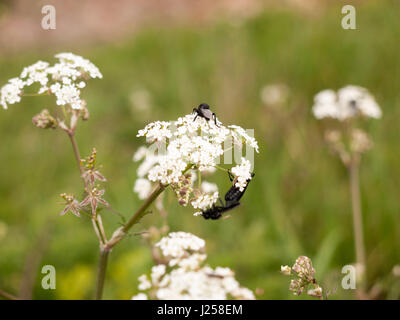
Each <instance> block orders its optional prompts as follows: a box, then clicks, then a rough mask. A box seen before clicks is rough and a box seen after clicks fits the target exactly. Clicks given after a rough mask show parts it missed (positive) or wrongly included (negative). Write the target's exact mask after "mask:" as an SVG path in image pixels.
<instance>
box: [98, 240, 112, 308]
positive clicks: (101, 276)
mask: <svg viewBox="0 0 400 320" xmlns="http://www.w3.org/2000/svg"><path fill="white" fill-rule="evenodd" d="M109 253H110V250H108V249H105V248H104V247H102V246H101V247H100V259H99V269H98V273H97V282H96V294H95V299H96V300H101V298H102V297H103V289H104V281H105V278H106V271H107V263H108V255H109Z"/></svg>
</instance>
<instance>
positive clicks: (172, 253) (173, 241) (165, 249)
mask: <svg viewBox="0 0 400 320" xmlns="http://www.w3.org/2000/svg"><path fill="white" fill-rule="evenodd" d="M205 245H206V243H205V241H204V240H203V239H200V238H199V237H196V236H195V235H193V234H191V233H187V232H182V231H181V232H171V233H169V234H168V236H167V237H164V238H162V239H161V240H160V241H159V242H158V243H157V244H156V247H159V248H160V249H161V252H162V254H163V256H165V257H171V258H174V259H178V258H182V257H184V256H186V255H188V254H189V253H190V252H194V251H200V250H202V249H204V247H205Z"/></svg>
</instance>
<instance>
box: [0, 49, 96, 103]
mask: <svg viewBox="0 0 400 320" xmlns="http://www.w3.org/2000/svg"><path fill="white" fill-rule="evenodd" d="M56 58H58V60H59V61H58V62H57V63H55V64H54V65H52V66H50V65H49V63H48V62H44V61H38V62H36V63H34V64H33V65H31V66H28V67H26V68H24V69H23V70H22V72H21V74H20V77H19V78H14V79H11V80H9V83H8V84H6V85H5V86H3V87H2V88H1V93H0V104H1V105H2V106H3V108H4V109H7V106H8V104H14V103H17V102H20V100H21V96H22V95H23V89H24V87H29V86H31V85H33V84H35V83H37V84H39V85H40V86H39V89H38V91H37V93H38V94H43V93H45V92H48V93H50V94H53V95H55V96H56V98H57V100H56V103H57V105H59V106H71V108H72V109H82V108H83V107H84V106H85V102H84V101H83V100H82V99H81V97H80V93H81V91H80V89H82V88H84V87H85V86H86V83H85V82H84V81H83V80H87V79H89V78H102V75H101V73H100V71H99V69H98V68H97V67H96V66H95V65H94V64H93V63H91V62H90V61H89V60H87V59H84V58H82V57H80V56H77V55H74V54H72V53H60V54H57V55H56Z"/></svg>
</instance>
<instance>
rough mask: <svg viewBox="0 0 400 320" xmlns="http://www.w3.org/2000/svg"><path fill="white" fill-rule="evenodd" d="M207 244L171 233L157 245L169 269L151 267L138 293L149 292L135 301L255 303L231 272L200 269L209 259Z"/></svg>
mask: <svg viewBox="0 0 400 320" xmlns="http://www.w3.org/2000/svg"><path fill="white" fill-rule="evenodd" d="M204 244H205V243H204V240H202V239H200V238H198V237H196V236H194V235H192V234H189V233H185V232H175V233H170V234H169V235H168V236H167V237H165V238H163V239H161V241H160V242H159V243H158V244H157V246H159V247H160V248H161V250H162V253H163V254H164V256H165V257H167V258H172V259H171V260H169V263H168V266H167V265H156V266H154V267H152V269H151V274H150V277H147V276H146V275H142V276H140V277H139V290H141V291H147V292H146V293H143V292H142V293H139V294H138V295H136V296H134V297H133V298H132V299H133V300H145V299H148V298H152V299H158V300H205V299H219V300H226V299H255V297H254V294H253V292H252V291H251V290H249V289H247V288H243V287H241V286H240V284H239V283H238V282H237V280H236V279H235V277H234V272H233V271H232V270H231V269H229V268H222V267H217V268H215V269H212V268H211V267H209V266H201V264H202V263H203V262H204V261H205V259H206V257H207V256H206V255H205V254H202V253H201V252H200V251H201V250H203V249H204Z"/></svg>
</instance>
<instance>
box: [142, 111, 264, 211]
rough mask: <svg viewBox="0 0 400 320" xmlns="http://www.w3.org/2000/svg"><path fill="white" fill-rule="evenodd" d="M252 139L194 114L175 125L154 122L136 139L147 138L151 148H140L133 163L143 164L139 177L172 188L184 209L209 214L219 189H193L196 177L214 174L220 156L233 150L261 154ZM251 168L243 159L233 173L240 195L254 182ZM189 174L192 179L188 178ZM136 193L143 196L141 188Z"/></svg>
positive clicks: (248, 133)
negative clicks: (197, 210) (248, 182)
mask: <svg viewBox="0 0 400 320" xmlns="http://www.w3.org/2000/svg"><path fill="white" fill-rule="evenodd" d="M252 135H253V130H245V129H243V128H242V127H240V126H237V125H230V126H228V127H226V126H224V125H223V124H222V123H221V122H220V121H219V120H218V119H216V123H215V122H214V121H207V120H206V119H204V118H202V117H197V118H196V117H195V115H194V114H188V115H186V116H183V117H180V118H178V119H177V120H176V121H155V122H152V123H150V124H148V125H147V126H146V127H145V128H143V129H141V130H139V132H138V134H137V137H145V138H146V142H147V143H149V144H150V146H148V147H141V148H139V149H138V151H137V152H136V153H135V155H134V161H142V163H141V164H140V166H139V168H138V171H137V174H138V177H139V178H140V179H148V180H149V181H151V182H154V183H161V184H163V185H164V186H167V185H169V186H171V188H172V189H173V190H174V191H175V194H176V195H177V198H178V201H179V203H180V204H181V205H184V206H186V205H187V204H188V203H190V204H191V205H192V206H193V208H195V209H200V210H206V209H208V208H211V207H212V206H213V205H214V204H215V203H216V201H217V200H218V195H219V194H218V189H217V188H215V187H214V186H215V185H214V186H213V187H214V188H212V189H209V188H208V189H209V190H202V186H201V185H199V188H198V189H196V188H194V186H193V182H194V180H195V177H194V174H196V173H197V174H198V175H199V180H201V175H202V174H206V173H209V172H213V171H215V169H216V168H217V167H218V164H219V161H220V158H221V156H222V155H224V153H225V152H227V151H230V150H231V149H232V147H234V148H239V149H240V150H242V149H243V148H244V147H246V154H249V153H251V151H253V150H255V151H256V152H259V149H258V143H257V141H256V139H255V138H254V137H253V136H252ZM250 168H251V163H250V161H249V160H246V159H244V158H242V159H241V164H240V165H239V166H236V167H234V170H233V171H231V172H232V173H233V174H235V175H236V176H237V177H236V180H235V185H236V186H237V187H238V188H240V190H241V191H242V190H243V188H244V187H245V185H246V182H247V181H248V180H249V179H251V171H250ZM188 173H190V174H191V179H187V177H185V175H186V174H188ZM185 181H187V183H184V182H185ZM199 182H201V181H199ZM140 183H141V184H142V183H143V182H142V181H141V182H140ZM205 186H206V187H207V186H210V185H205ZM136 192H138V193H140V188H139V187H138V188H136ZM143 194H144V193H143ZM192 194H193V195H192ZM198 214H201V212H198Z"/></svg>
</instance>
